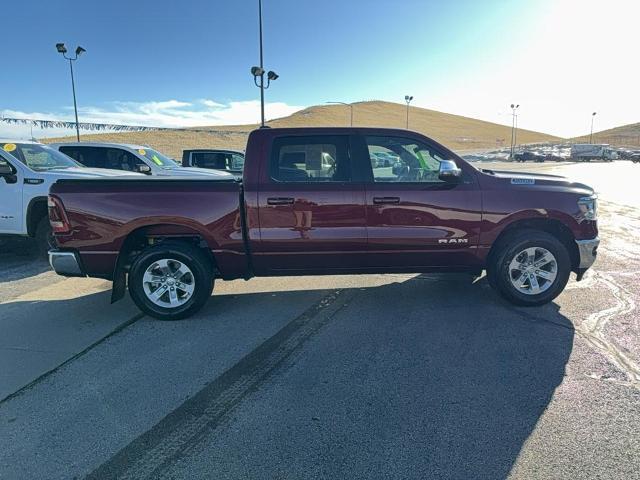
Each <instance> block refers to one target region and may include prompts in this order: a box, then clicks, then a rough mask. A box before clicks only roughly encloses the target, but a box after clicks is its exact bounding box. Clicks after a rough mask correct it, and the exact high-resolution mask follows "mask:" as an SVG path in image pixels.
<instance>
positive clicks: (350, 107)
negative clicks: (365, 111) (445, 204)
mask: <svg viewBox="0 0 640 480" xmlns="http://www.w3.org/2000/svg"><path fill="white" fill-rule="evenodd" d="M324 103H333V104H335V105H345V106H347V107H349V110H350V114H351V126H352V127H353V105H352V104H350V103H345V102H324Z"/></svg>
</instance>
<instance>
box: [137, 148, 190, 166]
mask: <svg viewBox="0 0 640 480" xmlns="http://www.w3.org/2000/svg"><path fill="white" fill-rule="evenodd" d="M138 153H139V154H140V155H142V156H143V157H145V158H147V159H149V160H151V161H152V162H153V163H155V164H156V165H157V166H159V167H160V168H178V167H180V164H179V163H178V162H176V161H175V160H174V159H173V158H169V157H167V156H166V155H163V154H162V153H160V152H158V151H157V150H154V149H152V148H147V147H145V148H140V149H138Z"/></svg>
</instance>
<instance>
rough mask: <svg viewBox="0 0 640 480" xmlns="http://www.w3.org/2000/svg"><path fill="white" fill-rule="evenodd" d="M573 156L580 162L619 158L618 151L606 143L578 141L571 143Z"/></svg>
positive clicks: (609, 160) (607, 160) (608, 160)
mask: <svg viewBox="0 0 640 480" xmlns="http://www.w3.org/2000/svg"><path fill="white" fill-rule="evenodd" d="M571 158H572V159H573V160H577V161H579V162H589V161H591V160H604V161H605V162H611V161H613V160H617V158H618V153H617V152H616V151H615V150H614V149H613V148H611V147H610V146H609V145H608V144H606V143H600V144H598V143H576V144H574V145H571Z"/></svg>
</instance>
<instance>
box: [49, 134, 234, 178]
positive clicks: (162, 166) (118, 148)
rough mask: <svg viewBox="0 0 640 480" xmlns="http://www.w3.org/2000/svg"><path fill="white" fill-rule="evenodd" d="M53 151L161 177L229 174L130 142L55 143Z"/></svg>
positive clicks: (99, 165) (95, 165)
mask: <svg viewBox="0 0 640 480" xmlns="http://www.w3.org/2000/svg"><path fill="white" fill-rule="evenodd" d="M50 146H51V147H52V148H55V149H56V150H59V151H60V152H62V153H64V154H65V155H68V156H70V157H71V158H73V159H74V160H76V161H77V162H79V163H81V164H82V165H85V166H87V167H92V168H110V169H115V170H124V171H126V172H139V173H144V174H145V175H154V176H161V177H177V176H182V177H193V176H203V175H204V176H208V177H211V176H214V177H215V176H223V177H225V178H228V177H229V176H230V174H229V173H226V172H221V171H219V170H210V169H206V168H195V167H186V168H185V167H182V166H181V165H180V164H179V163H178V162H176V161H175V160H174V159H172V158H169V157H167V156H166V155H164V154H162V153H160V152H158V151H157V150H155V149H153V148H151V147H148V146H145V145H131V144H126V143H98V142H70V143H52V144H51V145H50Z"/></svg>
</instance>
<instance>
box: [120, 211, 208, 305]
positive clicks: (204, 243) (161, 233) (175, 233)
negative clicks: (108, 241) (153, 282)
mask: <svg viewBox="0 0 640 480" xmlns="http://www.w3.org/2000/svg"><path fill="white" fill-rule="evenodd" d="M168 241H171V242H184V243H187V244H189V245H192V246H194V247H196V248H198V249H199V250H201V251H202V252H203V253H204V254H205V256H206V258H208V259H209V260H210V262H211V268H212V271H213V273H214V275H217V274H218V269H217V263H216V259H215V255H214V254H213V252H212V251H211V250H212V249H211V246H210V244H209V241H208V240H207V238H206V236H205V235H204V234H203V232H202V231H200V229H198V228H194V227H191V226H187V225H182V224H174V223H170V222H165V223H154V224H149V225H144V226H140V227H138V228H135V229H134V230H131V231H130V232H129V233H128V234H127V235H126V237H124V239H123V240H122V244H121V247H120V250H119V253H118V258H117V260H116V264H115V267H114V271H113V278H112V280H113V288H112V291H111V303H114V302H116V301H118V300H120V299H121V298H122V297H123V296H124V294H125V291H126V287H127V281H126V274H127V272H128V270H129V267H130V265H131V263H132V261H133V259H134V258H135V256H136V252H141V251H142V250H144V249H145V248H149V247H152V246H156V245H159V244H161V243H162V242H168Z"/></svg>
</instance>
